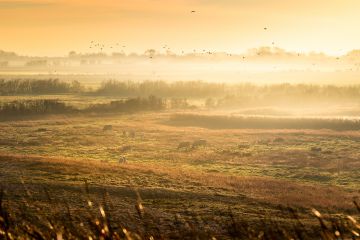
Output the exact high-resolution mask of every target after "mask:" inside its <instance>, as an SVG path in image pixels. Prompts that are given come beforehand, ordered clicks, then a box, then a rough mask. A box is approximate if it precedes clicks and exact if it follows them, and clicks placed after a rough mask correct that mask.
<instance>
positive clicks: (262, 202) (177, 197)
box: [0, 110, 360, 238]
mask: <svg viewBox="0 0 360 240" xmlns="http://www.w3.org/2000/svg"><path fill="white" fill-rule="evenodd" d="M189 112H190V113H191V111H190V110H189ZM178 114H179V112H176V111H174V110H171V111H170V110H164V111H161V112H156V113H154V112H143V113H136V114H115V115H114V114H105V115H102V116H99V115H96V114H94V115H91V116H81V115H74V116H72V115H56V116H51V115H50V116H46V117H42V118H37V119H27V120H26V119H25V120H22V121H3V122H0V129H1V131H0V168H1V174H0V181H1V186H2V187H3V188H4V189H5V190H6V192H5V198H4V200H5V203H6V205H7V206H9V207H10V208H12V209H18V207H16V206H19V205H21V204H23V201H24V198H27V199H28V198H29V196H31V197H30V199H32V202H33V203H35V206H37V207H35V208H34V209H33V211H35V212H36V209H38V210H39V209H41V211H40V215H45V216H46V215H48V214H50V213H52V214H58V212H62V211H64V210H61V209H63V208H65V209H66V207H65V206H66V205H65V206H64V205H62V204H64V203H66V204H68V206H70V211H71V212H72V213H74V214H75V215H76V214H77V213H78V214H81V213H84V212H85V213H86V209H85V208H84V206H86V201H87V200H86V199H87V195H86V192H85V191H84V189H85V187H84V183H85V182H87V183H88V184H89V188H90V190H89V192H90V196H91V198H92V199H94V201H95V202H96V201H97V202H101V201H103V198H104V193H105V192H107V193H108V195H109V196H108V198H109V199H111V203H112V206H113V207H112V209H113V214H112V215H113V216H114V218H115V219H116V221H122V222H125V223H126V224H127V226H126V227H127V228H129V229H135V230H134V231H136V225H137V222H138V220H137V218H136V217H133V218H129V217H127V216H135V215H136V208H134V203H136V202H137V201H138V200H139V196H138V195H137V193H138V194H139V195H140V196H141V199H142V200H141V202H142V204H143V206H144V207H145V208H146V209H149V210H148V211H149V212H151V215H152V216H155V217H154V218H155V219H157V221H159V222H158V223H157V224H159V225H161V226H163V227H164V229H167V230H166V231H171V229H174V226H172V225H171V224H170V222H172V220H171V219H174V218H176V216H182V217H184V218H185V219H187V221H189V222H191V223H193V224H195V225H196V224H198V221H200V220H201V221H202V222H205V223H206V224H205V223H204V228H207V227H209V228H210V229H213V230H214V232H217V234H219V236H220V238H221V236H223V234H224V235H226V232H224V231H225V230H224V229H223V228H221V225H216V227H215V225H214V223H215V222H217V221H218V220H219V219H223V221H225V222H226V221H229V216H230V215H229V212H230V211H231V212H232V213H234V214H235V215H236V216H241V217H242V218H244V219H246V221H247V222H250V223H254V226H256V225H257V224H261V222H262V221H263V219H265V218H271V219H275V220H276V221H277V222H279V223H281V224H285V225H288V226H290V225H291V224H292V222H293V221H294V220H293V218H292V216H291V214H286V213H284V212H283V211H281V209H282V208H285V207H287V206H292V207H295V208H296V209H297V210H298V212H299V218H300V219H301V221H302V222H303V223H304V224H305V225H306V226H307V227H309V228H311V227H313V226H315V225H317V219H316V218H313V217H312V216H311V214H310V210H311V208H315V209H317V210H319V211H320V212H323V213H326V214H329V215H330V216H337V214H340V213H341V214H349V215H354V216H358V214H359V213H358V212H357V211H356V208H354V205H353V203H352V202H353V200H354V199H355V200H356V199H357V198H358V197H359V195H360V192H359V189H360V172H359V171H358V169H359V167H360V162H359V157H360V156H359V152H358V151H357V149H359V147H360V133H359V132H358V131H334V130H325V129H312V130H308V129H301V128H299V129H276V128H274V129H247V128H244V127H241V128H237V127H236V126H233V127H232V128H229V127H228V125H226V124H225V125H224V126H225V127H223V128H221V127H216V128H213V127H211V126H208V125H207V124H203V125H199V124H195V123H193V122H191V121H184V122H182V121H183V120H182V119H181V118H180V119H177V120H176V121H174V119H176V117H177V116H179V115H178ZM207 114H211V113H207ZM207 116H208V115H207ZM204 121H205V122H206V120H204ZM200 122H201V121H200ZM197 123H198V122H197ZM105 125H111V129H110V130H104V126H105ZM220 125H221V124H220ZM199 140H205V141H203V142H205V143H204V144H203V145H201V144H200V145H199V146H196V144H195V145H194V142H195V143H196V142H199ZM180 143H182V146H183V147H180V148H179V146H180V145H181V144H180ZM179 144H180V145H179ZM119 159H126V163H119ZM24 188H25V189H27V191H24ZM45 189H46V190H45ZM26 192H28V194H29V195H27V194H25V193H26ZM49 196H50V197H49ZM49 198H50V199H52V201H54V202H56V203H59V204H55V205H56V206H57V207H55V209H54V204H50V203H49ZM60 205H61V206H62V207H59V206H60ZM29 211H30V210H29ZM14 212H15V213H16V214H18V213H17V210H14ZM30 212H31V211H30ZM16 214H15V215H16ZM199 217H200V218H199ZM224 218H225V220H224ZM226 219H227V220H226ZM170 225H171V226H170ZM213 225H214V226H213ZM175 228H176V227H175Z"/></svg>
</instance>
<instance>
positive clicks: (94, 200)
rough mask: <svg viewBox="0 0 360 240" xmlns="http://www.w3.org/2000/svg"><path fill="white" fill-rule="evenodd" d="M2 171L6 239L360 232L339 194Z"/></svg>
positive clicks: (180, 176) (37, 164)
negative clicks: (319, 212)
mask: <svg viewBox="0 0 360 240" xmlns="http://www.w3.org/2000/svg"><path fill="white" fill-rule="evenodd" d="M0 165H1V169H2V171H3V172H2V174H1V176H0V178H1V182H2V185H3V186H5V189H6V190H7V191H5V192H3V193H4V194H3V195H2V197H1V200H2V201H1V204H0V205H1V206H2V208H1V209H0V215H1V218H0V228H2V229H1V230H2V231H1V234H3V236H4V234H5V235H6V234H11V236H12V237H14V238H18V237H19V238H24V237H29V238H32V239H49V238H54V237H56V236H57V237H59V236H62V237H64V238H65V239H85V238H89V236H90V237H91V238H92V239H149V238H150V237H151V236H153V237H154V238H155V239H164V238H172V239H174V238H177V239H184V238H188V239H194V238H198V239H211V238H218V239H222V238H254V239H255V238H260V239H269V238H273V239H275V238H276V239H288V238H289V236H293V237H294V238H295V239H308V238H319V237H322V238H324V239H335V238H336V236H337V235H336V234H338V233H336V231H338V232H339V234H341V236H343V237H345V236H347V237H350V236H353V237H356V233H357V232H358V229H357V228H358V225H357V224H356V223H355V222H354V221H355V220H356V218H357V217H358V216H359V212H358V211H357V210H356V206H354V205H353V204H352V201H353V199H354V197H356V194H353V193H349V192H348V191H344V190H343V189H341V188H338V187H324V186H311V185H306V184H299V183H294V182H289V181H279V180H276V179H271V178H258V177H237V178H233V177H226V176H223V175H218V174H203V173H199V172H196V171H194V172H191V171H188V170H187V171H184V170H179V169H176V168H172V169H169V168H167V167H162V166H161V165H157V166H156V165H155V166H152V167H151V168H150V167H149V165H142V164H125V165H119V164H112V163H108V164H103V163H101V162H96V161H93V162H87V161H84V160H76V159H59V158H49V157H48V158H44V157H27V156H23V155H1V156H0ZM19 176H21V177H19ZM84 182H86V183H89V185H86V186H85V187H84ZM134 205H135V207H134ZM288 206H292V207H291V208H289V207H288ZM311 208H316V209H318V210H320V211H321V212H323V213H326V214H325V215H324V216H321V217H320V215H318V213H317V212H314V213H316V214H317V216H314V215H313V214H312V213H311ZM348 215H349V216H353V218H348V217H347V216H348ZM318 221H320V223H321V224H320V225H319V224H318ZM339 236H340V235H339ZM8 238H9V239H12V238H11V237H9V236H8Z"/></svg>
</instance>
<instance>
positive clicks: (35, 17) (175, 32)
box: [0, 0, 360, 55]
mask: <svg viewBox="0 0 360 240" xmlns="http://www.w3.org/2000/svg"><path fill="white" fill-rule="evenodd" d="M359 9H360V1H359V0H5V1H4V0H0V49H3V50H7V51H15V52H18V53H20V54H30V55H65V54H67V53H68V52H69V51H70V50H75V51H78V52H87V51H90V50H92V49H89V45H90V42H91V41H95V42H101V43H104V44H105V45H106V46H110V45H115V44H116V43H120V44H121V45H126V51H127V52H129V51H135V52H143V51H144V50H145V49H147V48H157V49H160V48H161V47H162V46H163V45H164V44H167V45H168V46H170V47H171V48H172V49H173V50H174V51H175V52H181V51H182V50H184V51H192V50H193V49H198V50H202V49H207V50H211V51H228V52H236V53H239V52H244V51H245V50H246V49H248V48H253V47H259V46H263V45H268V46H269V45H271V44H272V42H274V43H275V45H276V46H279V47H282V48H285V49H287V50H295V51H324V52H327V53H329V54H340V53H343V52H345V51H348V50H351V49H356V48H360V27H359V23H360V14H359ZM192 10H196V13H191V11H192ZM264 27H267V28H268V29H267V30H264ZM105 50H107V51H109V52H110V51H115V50H120V48H119V49H116V48H115V49H112V50H110V49H105Z"/></svg>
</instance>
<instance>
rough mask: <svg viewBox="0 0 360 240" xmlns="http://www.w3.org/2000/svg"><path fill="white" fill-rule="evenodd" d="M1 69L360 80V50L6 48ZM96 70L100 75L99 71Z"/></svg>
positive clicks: (170, 77)
mask: <svg viewBox="0 0 360 240" xmlns="http://www.w3.org/2000/svg"><path fill="white" fill-rule="evenodd" d="M0 74H1V75H3V76H6V77H13V76H38V75H40V76H48V77H56V78H63V79H64V78H66V77H69V76H70V77H71V76H73V75H76V76H79V75H82V76H85V77H88V76H90V77H89V78H96V77H94V76H99V78H102V80H103V79H104V78H107V79H116V80H134V81H144V80H166V81H180V80H181V81H193V80H203V81H211V82H228V83H239V82H242V83H243V82H250V83H258V84H264V83H284V82H288V83H313V84H315V83H316V84H337V85H341V84H355V83H360V80H359V79H360V51H359V50H354V51H352V52H349V53H347V54H345V55H343V56H328V55H325V54H323V53H314V52H313V53H296V52H288V51H285V50H283V49H280V48H276V47H261V48H255V49H250V50H249V51H248V52H246V53H244V54H230V53H223V52H221V53H219V52H211V51H207V50H205V49H203V50H195V51H194V52H192V53H182V54H176V53H172V52H170V51H167V52H166V53H163V52H161V51H157V50H155V49H149V50H147V51H145V52H144V53H143V54H135V53H128V54H126V53H125V52H119V53H112V54H105V53H77V52H75V51H72V52H70V53H69V54H68V55H67V56H64V57H29V56H20V55H18V54H16V53H11V52H4V51H0ZM93 75H94V76H93Z"/></svg>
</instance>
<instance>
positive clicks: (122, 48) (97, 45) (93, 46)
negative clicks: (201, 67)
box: [89, 10, 340, 65]
mask: <svg viewBox="0 0 360 240" xmlns="http://www.w3.org/2000/svg"><path fill="white" fill-rule="evenodd" d="M190 13H191V14H196V13H198V12H197V11H196V10H191V11H190ZM263 30H264V31H268V30H269V28H268V27H264V28H263ZM271 45H272V46H275V42H272V43H271ZM89 49H92V50H94V51H99V52H100V53H103V51H105V50H110V51H120V52H121V53H123V54H125V49H126V45H123V44H121V43H116V44H114V45H109V46H107V45H105V44H104V43H99V42H97V43H96V42H95V41H91V42H90V46H89ZM162 49H163V50H164V51H165V52H166V53H172V50H171V48H170V47H169V46H168V45H167V44H164V45H163V46H162ZM193 53H194V54H196V53H198V54H202V55H214V54H215V52H212V51H209V50H206V49H202V51H199V52H198V51H197V50H196V49H194V50H193ZM181 54H182V55H186V53H185V51H184V50H182V51H181ZM256 54H257V55H258V56H260V55H262V53H261V52H257V53H256ZM226 55H227V56H229V57H232V56H233V55H232V54H231V53H227V54H226ZM297 56H298V57H300V56H301V54H300V53H298V54H297ZM148 57H149V58H150V59H152V58H154V54H150V55H149V56H148ZM242 59H243V60H245V59H246V57H245V56H243V57H242ZM336 60H340V57H336ZM313 65H314V64H313Z"/></svg>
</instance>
